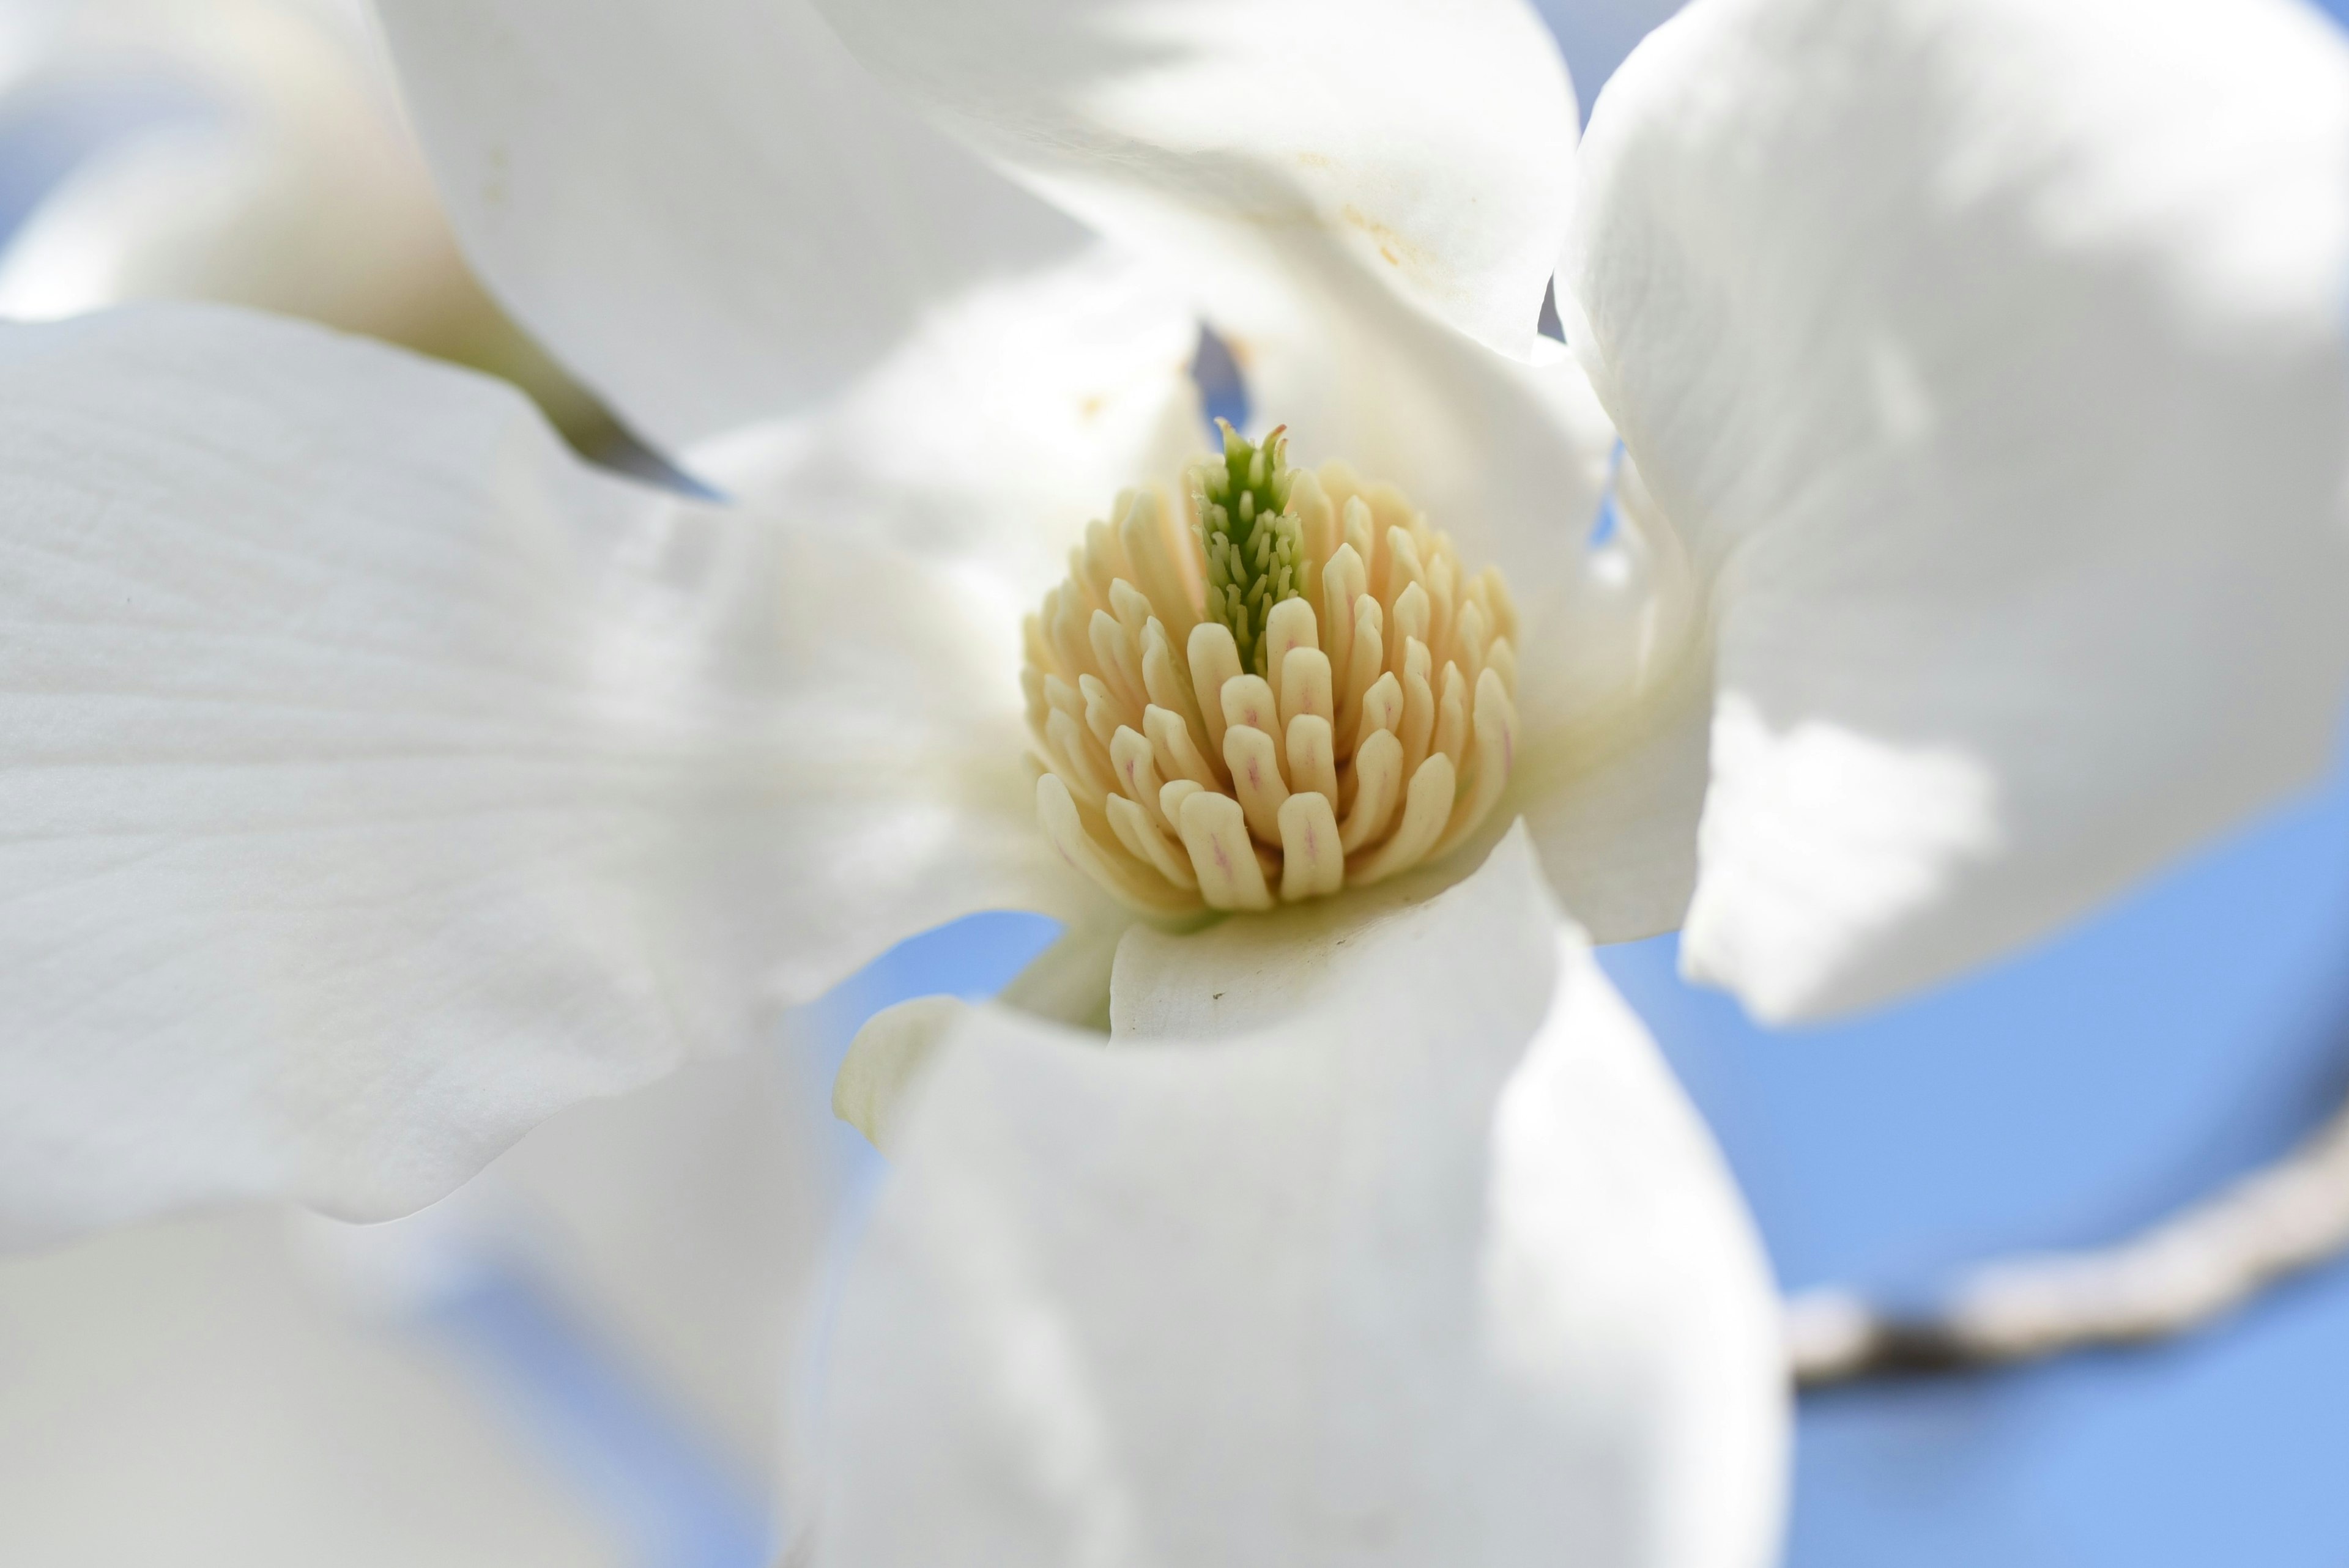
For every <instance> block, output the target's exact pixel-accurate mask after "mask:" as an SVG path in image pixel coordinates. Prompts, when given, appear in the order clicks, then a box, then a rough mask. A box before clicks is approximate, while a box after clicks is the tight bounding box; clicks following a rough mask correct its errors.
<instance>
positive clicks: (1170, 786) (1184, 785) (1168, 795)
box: [1158, 779, 1201, 832]
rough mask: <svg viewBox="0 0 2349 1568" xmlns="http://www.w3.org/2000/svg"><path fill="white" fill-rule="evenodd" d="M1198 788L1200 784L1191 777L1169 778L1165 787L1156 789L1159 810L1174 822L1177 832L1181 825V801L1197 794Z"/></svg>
mask: <svg viewBox="0 0 2349 1568" xmlns="http://www.w3.org/2000/svg"><path fill="white" fill-rule="evenodd" d="M1200 789H1201V786H1200V785H1198V784H1197V783H1195V781H1193V780H1191V779H1168V780H1167V781H1166V787H1165V788H1164V789H1161V790H1159V791H1158V810H1159V812H1160V814H1161V815H1163V816H1164V817H1165V819H1166V820H1168V821H1170V822H1172V823H1174V827H1175V830H1176V831H1177V832H1180V831H1181V830H1182V826H1183V802H1184V801H1185V800H1188V799H1190V798H1191V797H1192V796H1194V795H1196V794H1198V793H1199V791H1200Z"/></svg>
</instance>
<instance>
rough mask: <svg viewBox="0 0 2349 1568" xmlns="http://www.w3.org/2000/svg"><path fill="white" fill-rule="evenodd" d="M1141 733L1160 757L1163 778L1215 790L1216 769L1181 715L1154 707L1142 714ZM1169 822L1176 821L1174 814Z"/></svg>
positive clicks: (1168, 709)
mask: <svg viewBox="0 0 2349 1568" xmlns="http://www.w3.org/2000/svg"><path fill="white" fill-rule="evenodd" d="M1142 733H1143V734H1144V735H1146V736H1148V737H1149V738H1150V748H1151V750H1152V751H1153V752H1154V753H1155V754H1156V756H1157V758H1158V771H1159V773H1160V775H1161V776H1162V777H1164V778H1167V779H1190V780H1191V781H1192V782H1193V783H1195V784H1199V785H1203V786H1205V787H1206V788H1207V789H1214V788H1216V784H1217V783H1218V779H1217V778H1216V769H1215V767H1214V765H1213V764H1212V763H1210V762H1209V761H1208V760H1207V758H1206V757H1205V756H1204V755H1203V754H1202V753H1201V752H1200V750H1199V743H1198V742H1197V741H1196V740H1195V739H1193V738H1192V736H1191V727H1190V726H1189V725H1187V724H1185V723H1184V722H1183V716H1182V715H1180V714H1178V713H1176V712H1174V710H1173V709H1172V708H1164V707H1159V706H1158V705H1157V704H1155V703H1153V704H1152V705H1151V706H1150V707H1148V708H1146V709H1144V710H1143V715H1142ZM1167 820H1168V821H1170V822H1171V821H1173V820H1174V817H1173V814H1172V813H1169V815H1168V817H1167Z"/></svg>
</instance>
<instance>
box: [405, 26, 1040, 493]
mask: <svg viewBox="0 0 2349 1568" xmlns="http://www.w3.org/2000/svg"><path fill="white" fill-rule="evenodd" d="M381 13H382V17H383V23H384V27H385V30H386V33H387V34H388V37H389V39H390V42H391V46H392V50H393V54H394V56H395V57H396V58H397V60H398V67H399V72H400V77H401V81H402V85H403V87H404V88H405V91H406V94H407V98H408V102H409V108H410V110H411V112H412V113H413V115H414V116H415V119H416V122H417V128H418V131H419V135H420V137H421V139H422V140H423V143H424V147H425V150H426V152H427V154H428V156H429V158H430V160H431V161H432V164H433V167H434V169H435V170H436V171H437V172H438V174H439V175H440V185H441V191H442V196H443V199H444V200H445V201H447V203H448V205H449V210H450V216H451V218H452V220H453V221H454V222H455V223H456V226H457V231H458V232H459V234H460V236H462V238H463V239H464V242H465V244H466V248H467V251H468V253H469V254H471V257H472V259H473V262H474V264H475V265H476V266H478V267H479V268H480V269H481V272H482V274H483V275H484V276H485V277H486V278H488V280H489V281H490V284H491V286H492V288H493V289H494V290H495V291H496V292H497V294H498V295H499V297H500V298H501V299H502V301H503V302H504V303H505V304H506V305H507V306H508V308H510V309H511V310H512V311H513V312H514V314H515V315H516V316H517V317H518V318H520V319H521V320H522V321H523V324H524V325H527V326H528V327H530V329H531V330H532V331H533V333H535V334H536V335H538V337H539V338H540V339H541V340H542V341H543V342H545V343H546V344H548V345H550V346H552V347H553V348H554V351H555V352H556V354H557V355H558V356H561V357H562V358H563V359H564V363H565V364H566V365H568V366H570V367H571V368H572V369H573V370H574V371H576V372H578V373H579V374H580V375H581V376H582V377H585V379H586V380H587V382H588V383H589V384H590V385H591V386H593V387H595V389H596V390H597V391H599V392H600V393H602V394H603V395H604V396H605V398H606V399H607V400H608V401H609V402H610V403H611V404H612V405H613V407H616V409H618V410H619V412H620V413H621V414H622V415H623V416H625V417H626V418H627V420H628V421H629V422H630V423H631V424H632V425H633V426H634V427H635V428H636V429H637V430H638V431H640V432H641V433H642V434H644V435H645V436H646V437H647V438H650V439H652V440H653V441H655V442H656V443H657V444H659V445H661V446H663V447H664V448H667V449H672V450H674V449H678V448H681V447H683V446H685V445H688V444H689V443H691V442H693V441H695V440H698V439H701V438H706V437H709V436H711V435H715V434H717V433H719V432H720V431H723V430H727V429H730V428H734V427H736V426H738V425H741V424H744V423H748V422H750V421H752V420H755V419H762V418H772V417H775V416H777V415H780V414H782V413H786V412H789V411H791V410H792V409H794V408H797V407H803V406H805V405H807V404H808V403H810V402H812V401H813V400H814V399H816V398H818V397H821V396H823V394H825V393H827V392H829V391H831V390H832V389H833V388H834V387H837V386H839V385H840V384H842V383H843V382H844V381H846V380H847V379H849V378H850V377H854V375H856V374H857V373H859V372H861V371H862V370H864V368H865V367H866V366H869V365H870V364H871V363H872V362H873V361H874V360H875V359H877V358H879V357H880V356H882V355H884V354H885V353H886V352H887V351H888V350H889V348H890V347H891V346H893V345H894V344H895V342H896V341H897V339H898V338H899V337H900V336H901V335H903V334H904V333H905V332H906V331H907V330H908V329H910V328H911V327H912V326H913V325H915V324H916V322H918V321H919V320H920V319H921V317H922V315H923V314H924V313H925V312H926V310H927V309H928V308H929V307H930V306H932V305H933V304H936V303H937V302H939V301H941V300H944V299H947V298H949V297H951V296H952V295H954V294H958V293H960V292H962V291H963V290H964V289H966V288H968V287H969V286H971V285H972V284H976V283H978V282H981V281H983V280H986V279H988V278H992V277H997V276H1001V275H1005V274H1009V273H1018V272H1021V271H1024V270H1026V269H1028V268H1030V267H1031V266H1035V265H1039V264H1041V263H1046V262H1048V261H1051V260H1055V259H1058V258H1061V257H1062V256H1064V255H1067V254H1069V253H1072V252H1073V251H1074V250H1076V249H1077V247H1078V246H1079V245H1080V244H1081V242H1082V236H1081V232H1079V231H1078V230H1077V228H1076V226H1075V225H1074V224H1072V223H1071V222H1068V221H1067V220H1066V219H1064V218H1062V217H1061V216H1060V215H1059V214H1057V213H1055V212H1053V211H1050V208H1048V207H1047V206H1046V205H1045V204H1044V203H1043V202H1041V201H1038V200H1037V199H1036V198H1034V197H1032V196H1030V195H1028V194H1026V193H1025V192H1023V191H1019V190H1018V189H1017V188H1015V187H1014V186H1012V185H1011V184H1010V183H1009V181H1006V180H1004V179H1003V178H1002V177H1001V176H1000V175H998V174H996V173H995V172H994V171H992V170H989V169H988V168H987V167H986V166H985V165H984V164H982V163H981V162H980V161H979V160H978V159H976V158H974V157H973V156H971V155H970V154H969V153H968V152H965V151H963V150H960V149H959V148H957V147H956V146H954V145H953V144H952V143H951V142H950V141H948V140H947V138H945V137H943V136H941V135H939V134H938V133H937V132H936V131H934V130H932V129H929V128H928V127H927V126H926V125H924V124H922V123H921V121H920V120H919V119H917V118H916V116H915V115H914V114H913V113H912V112H911V111H910V110H909V109H907V108H903V107H901V106H900V105H899V104H897V103H896V102H895V100H894V99H893V98H891V96H890V94H889V93H888V92H887V91H886V90H885V88H882V87H881V86H880V85H879V84H877V83H875V82H874V81H873V80H872V79H871V78H870V77H867V76H866V75H865V74H864V71H863V70H862V69H860V68H859V67H857V65H856V64H855V62H854V61H853V60H851V59H850V58H849V57H848V56H847V55H846V53H845V52H844V51H843V49H842V48H841V47H840V46H839V44H838V43H837V42H836V41H835V40H834V39H833V36H832V35H831V33H830V32H829V31H828V30H827V29H826V28H825V26H824V25H823V22H822V21H821V20H819V19H818V18H817V16H816V15H815V14H814V12H813V11H812V9H811V8H810V6H809V5H807V4H805V0H663V3H662V4H660V5H643V4H640V3H638V0H488V3H482V0H385V4H383V5H382V6H381Z"/></svg>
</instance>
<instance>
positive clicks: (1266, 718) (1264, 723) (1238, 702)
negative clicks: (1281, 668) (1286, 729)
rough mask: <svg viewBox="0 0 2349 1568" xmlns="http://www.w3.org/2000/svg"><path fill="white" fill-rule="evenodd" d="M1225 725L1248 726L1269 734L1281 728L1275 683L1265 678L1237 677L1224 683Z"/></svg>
mask: <svg viewBox="0 0 2349 1568" xmlns="http://www.w3.org/2000/svg"><path fill="white" fill-rule="evenodd" d="M1222 700H1223V707H1224V723H1225V724H1226V725H1227V726H1229V725H1237V724H1245V725H1247V727H1250V728H1251V729H1261V730H1263V731H1264V732H1265V733H1266V734H1268V735H1271V734H1275V733H1277V732H1278V730H1279V728H1280V708H1279V706H1278V704H1276V703H1275V702H1274V701H1273V700H1272V683H1271V682H1270V681H1268V680H1266V679H1265V678H1264V677H1263V676H1233V677H1232V678H1231V679H1230V680H1227V681H1226V682H1225V683H1224V691H1223V699H1222Z"/></svg>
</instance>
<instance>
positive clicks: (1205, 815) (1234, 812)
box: [1183, 790, 1272, 909]
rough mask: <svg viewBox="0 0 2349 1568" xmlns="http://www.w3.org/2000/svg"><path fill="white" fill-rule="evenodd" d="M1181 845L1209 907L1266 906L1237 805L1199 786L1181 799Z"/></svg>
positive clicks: (1269, 904) (1261, 873)
mask: <svg viewBox="0 0 2349 1568" xmlns="http://www.w3.org/2000/svg"><path fill="white" fill-rule="evenodd" d="M1183 847H1184V848H1185V849H1186V850H1188V851H1190V854H1191V870H1192V872H1193V874H1195V876H1196V877H1197V878H1198V879H1199V893H1200V896H1201V897H1202V898H1204V899H1205V900H1206V903H1207V907H1209V908H1210V909H1270V908H1271V907H1272V893H1271V891H1270V890H1269V889H1268V888H1267V887H1266V886H1265V882H1264V868H1263V867H1262V866H1261V865H1258V864H1257V858H1256V848H1255V846H1254V845H1252V844H1250V843H1249V842H1248V832H1247V821H1246V820H1243V819H1242V817H1241V815H1240V804H1239V802H1238V801H1237V800H1235V799H1232V798H1231V797H1230V796H1229V795H1212V794H1209V793H1207V792H1206V791H1205V790H1201V791H1200V792H1199V793H1198V794H1195V795H1194V796H1192V797H1191V798H1190V799H1186V800H1185V801H1184V802H1183Z"/></svg>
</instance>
